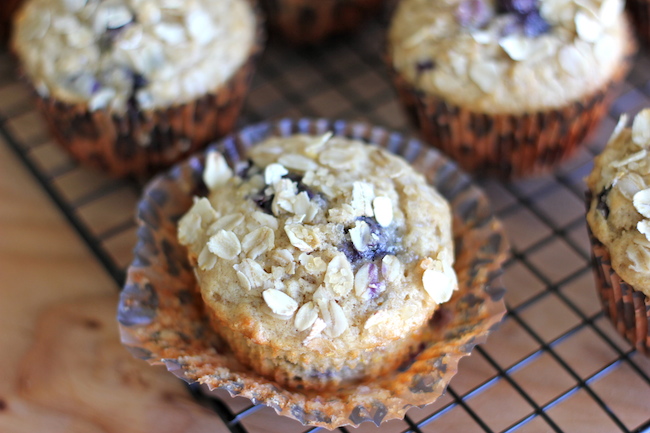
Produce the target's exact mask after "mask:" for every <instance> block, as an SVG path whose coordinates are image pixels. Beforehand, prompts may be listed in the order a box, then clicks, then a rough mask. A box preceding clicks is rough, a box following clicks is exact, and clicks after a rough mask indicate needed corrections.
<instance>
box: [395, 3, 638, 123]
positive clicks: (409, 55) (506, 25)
mask: <svg viewBox="0 0 650 433" xmlns="http://www.w3.org/2000/svg"><path fill="white" fill-rule="evenodd" d="M388 39H389V48H388V49H389V54H390V56H391V57H392V61H393V66H394V68H395V69H396V70H397V72H398V73H400V74H401V75H402V76H403V77H405V78H406V79H407V81H408V82H409V83H411V84H412V85H413V86H415V87H416V88H417V89H420V90H422V91H424V92H426V93H430V94H433V95H436V96H439V97H442V98H444V99H445V100H447V101H449V102H451V103H453V104H456V105H461V106H464V107H470V108H472V109H474V110H477V111H480V112H484V113H511V114H517V113H524V112H536V111H541V110H548V109H553V108H558V107H562V106H565V105H566V104H567V103H570V102H573V101H577V100H580V99H581V98H583V97H586V96H589V95H590V94H591V93H593V92H595V91H596V90H598V89H601V88H602V87H603V86H604V85H606V84H607V83H608V81H609V80H610V79H611V78H612V76H613V75H614V74H615V73H616V71H617V69H618V68H619V66H620V65H621V62H622V60H623V58H624V55H625V52H626V49H628V44H629V43H630V42H629V40H628V30H627V22H626V21H625V20H624V16H623V2H622V1H621V0H402V1H401V2H400V3H399V5H398V7H397V10H396V13H395V16H394V17H393V20H392V23H391V27H390V31H389V38H388Z"/></svg>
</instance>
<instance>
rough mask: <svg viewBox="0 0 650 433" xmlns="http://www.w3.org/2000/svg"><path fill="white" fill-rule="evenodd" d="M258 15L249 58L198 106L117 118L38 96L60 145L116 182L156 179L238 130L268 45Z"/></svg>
mask: <svg viewBox="0 0 650 433" xmlns="http://www.w3.org/2000/svg"><path fill="white" fill-rule="evenodd" d="M257 15H258V17H257V21H258V24H257V36H256V40H255V43H254V46H253V47H251V51H250V55H249V58H248V59H247V60H246V62H245V63H244V64H242V65H241V66H240V67H239V69H238V70H237V71H236V72H235V73H234V74H233V76H232V77H230V78H229V79H228V80H227V81H226V82H225V83H223V84H222V85H220V86H219V87H218V88H216V89H215V90H213V91H211V92H209V93H207V94H205V95H203V96H201V97H198V98H197V99H195V100H193V101H190V102H187V103H183V104H179V105H174V106H170V107H166V108H159V109H152V110H138V109H137V108H132V107H129V108H128V109H127V111H126V113H124V114H116V113H112V112H111V111H109V110H108V109H100V110H95V111H89V110H88V108H87V105H86V104H69V103H65V102H62V101H59V100H57V99H56V98H51V97H41V96H40V95H38V94H36V99H37V107H38V109H39V111H40V112H41V113H42V115H43V116H44V117H45V120H46V122H47V124H48V126H49V129H50V131H51V133H52V135H53V136H54V138H55V139H56V141H57V142H58V143H59V144H60V145H61V146H62V147H63V148H65V149H66V150H67V151H68V152H70V154H72V156H73V157H74V158H75V159H76V160H77V161H79V162H80V163H82V164H86V165H89V166H92V167H95V168H98V169H101V170H103V171H106V172H108V173H109V174H111V175H113V176H116V177H123V176H128V175H135V176H141V175H144V176H146V175H149V174H152V173H153V172H155V171H157V170H158V169H160V168H164V167H168V166H170V165H171V164H173V163H174V162H177V161H179V160H181V159H183V158H184V157H187V156H188V155H190V154H191V153H193V152H195V151H196V150H198V149H200V148H202V147H205V146H206V145H207V144H208V143H210V142H211V141H213V140H215V139H217V138H219V137H223V136H224V135H226V134H228V133H229V132H231V131H232V129H233V128H234V126H235V123H236V122H237V119H238V117H239V113H240V112H241V109H242V107H243V105H244V101H245V98H246V95H247V93H248V88H249V85H250V82H251V79H252V76H253V72H254V69H255V61H256V60H257V58H258V56H259V54H260V53H261V51H262V48H263V44H264V39H265V38H264V31H263V23H261V18H260V16H259V15H260V14H257ZM34 93H36V92H34Z"/></svg>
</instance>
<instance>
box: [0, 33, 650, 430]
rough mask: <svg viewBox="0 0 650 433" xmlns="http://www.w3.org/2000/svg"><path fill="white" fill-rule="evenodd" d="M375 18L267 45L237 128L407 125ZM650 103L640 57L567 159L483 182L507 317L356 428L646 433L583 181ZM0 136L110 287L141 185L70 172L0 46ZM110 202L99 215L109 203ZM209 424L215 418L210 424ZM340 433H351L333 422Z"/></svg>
mask: <svg viewBox="0 0 650 433" xmlns="http://www.w3.org/2000/svg"><path fill="white" fill-rule="evenodd" d="M384 24H385V23H384V22H382V21H380V20H377V21H374V22H371V23H369V24H368V25H367V26H366V28H365V29H364V30H363V31H362V32H360V33H359V34H357V35H355V36H353V37H348V38H345V39H339V40H334V41H332V42H330V43H328V44H326V45H324V46H322V47H318V48H310V49H299V50H297V49H293V48H291V47H284V46H282V44H280V43H272V44H271V45H270V46H269V48H268V49H267V50H266V52H265V54H264V55H263V57H262V59H261V61H260V64H259V67H258V72H257V75H256V77H255V80H254V82H253V87H252V90H251V93H250V96H249V99H248V102H247V105H246V108H245V111H244V114H243V116H242V118H241V119H240V125H244V124H247V123H252V122H257V121H261V120H266V119H275V118H280V117H303V116H307V117H327V118H343V119H352V120H365V121H368V122H370V123H373V124H377V125H382V126H385V127H388V128H392V129H395V130H399V131H403V132H413V131H412V130H411V129H410V127H409V125H408V124H407V122H406V119H405V117H404V115H403V113H402V111H401V108H400V106H399V104H398V102H397V100H396V97H395V93H394V91H393V90H392V87H391V85H390V83H389V81H388V78H387V75H386V68H385V66H384V64H383V60H382V56H381V48H382V44H383V38H384V37H383V34H384V31H385V25H384ZM643 107H650V54H649V53H648V52H647V51H645V52H642V53H640V54H639V55H638V56H637V58H636V62H635V66H634V68H633V70H632V72H631V73H630V75H629V77H628V79H627V82H626V83H625V85H624V86H623V88H622V89H621V90H620V93H619V96H618V99H617V100H616V102H615V103H614V104H613V106H612V108H611V110H610V113H609V116H608V117H607V118H606V119H605V120H604V121H603V123H602V125H601V127H600V128H599V130H598V131H597V133H595V134H594V135H593V136H592V138H591V139H590V140H589V141H588V143H587V144H586V146H584V147H583V148H582V149H581V150H580V151H579V152H578V154H577V155H576V156H575V157H574V158H573V159H572V160H570V161H569V162H567V163H565V164H564V165H562V166H561V167H559V169H558V170H557V171H556V172H555V173H554V174H552V175H547V176H543V177H539V178H535V179H532V180H527V181H520V182H513V183H501V182H499V181H496V180H485V181H482V182H481V184H482V186H483V188H484V189H485V190H486V192H487V194H488V196H489V197H490V199H491V203H492V207H493V210H494V211H495V212H496V214H497V215H498V216H499V217H500V218H501V219H502V221H503V222H504V223H505V227H506V230H507V232H508V235H509V237H510V240H511V243H512V247H513V248H512V254H511V256H510V258H509V259H508V261H507V263H506V264H505V267H504V268H505V273H504V282H505V285H506V287H507V288H508V293H507V295H506V303H507V306H508V313H507V315H506V317H505V319H504V322H503V323H502V325H501V327H500V329H499V331H498V332H496V333H494V334H493V335H491V337H490V338H489V340H488V342H487V343H486V344H485V345H482V346H479V347H476V348H475V349H474V352H473V354H472V356H471V357H468V358H464V359H463V360H462V361H461V364H460V369H459V373H458V374H457V376H456V377H455V378H454V379H453V380H452V382H451V385H450V386H449V388H448V390H447V393H446V395H445V396H443V397H442V398H440V399H439V400H438V401H437V402H436V403H434V404H432V405H430V406H427V407H424V408H413V409H411V410H410V411H409V412H408V414H407V416H406V417H405V418H404V420H393V421H389V422H386V423H384V424H382V426H380V427H375V426H374V425H372V424H362V425H361V426H360V427H358V428H355V429H354V430H357V431H359V432H361V433H363V432H366V431H367V432H370V431H373V432H374V431H377V432H381V433H390V432H407V431H409V432H418V433H426V432H434V431H436V432H438V431H459V432H460V431H462V432H474V431H476V432H511V431H518V432H546V431H555V432H580V431H585V432H619V431H620V432H645V431H650V359H649V358H646V357H644V356H643V355H642V354H639V353H637V352H636V351H634V350H633V349H632V347H631V346H630V345H629V344H628V343H626V342H625V341H624V340H623V339H622V338H621V337H620V336H619V335H618V334H617V333H616V332H615V330H614V329H613V327H612V326H611V325H610V323H609V322H608V321H607V318H606V317H604V315H603V313H602V312H601V310H600V305H599V301H598V298H597V294H596V290H595V287H594V281H593V277H592V275H591V268H590V257H589V244H588V239H587V234H586V229H585V222H584V204H583V192H584V190H585V186H584V183H583V180H582V179H583V178H584V176H586V175H587V174H588V172H589V171H590V169H591V166H592V158H593V155H594V154H596V153H598V152H599V151H600V150H602V148H603V146H604V144H605V142H606V141H607V138H608V136H609V134H610V133H611V131H612V130H613V127H614V125H615V123H616V120H617V119H618V117H619V116H620V114H621V113H623V112H628V113H630V114H632V115H633V114H636V112H638V111H639V110H640V109H641V108H643ZM0 142H6V144H7V145H8V146H9V147H10V148H11V149H13V151H14V152H15V153H16V155H17V156H18V157H19V159H20V161H21V162H22V164H24V166H25V167H26V168H27V169H28V170H29V171H30V172H31V174H33V176H34V177H35V178H36V180H37V181H38V183H39V184H40V186H41V187H42V188H43V189H44V190H45V191H46V192H47V194H48V195H49V197H50V198H51V199H52V200H53V202H54V203H55V204H56V206H57V207H58V208H59V209H60V210H61V212H62V213H63V215H65V217H66V218H67V220H68V222H69V223H70V224H71V225H72V226H73V227H74V229H75V230H76V231H77V233H78V234H79V236H80V237H81V238H82V239H83V241H84V242H85V243H86V244H87V246H88V248H89V249H90V250H91V251H92V253H93V254H94V255H95V256H96V258H97V259H98V260H99V261H100V262H101V263H102V264H103V266H104V267H105V268H106V270H107V271H108V272H109V273H110V275H111V276H112V277H113V278H114V280H115V281H116V282H117V283H118V285H119V286H121V284H122V282H123V281H124V272H125V268H126V266H127V265H128V263H129V262H130V260H131V249H132V247H133V245H134V244H135V223H134V222H133V210H134V208H135V203H136V200H137V198H138V195H139V192H140V189H141V185H139V184H138V183H136V182H132V181H125V180H119V181H118V180H114V179H110V178H107V177H105V176H104V175H102V174H100V173H97V172H94V171H92V170H89V169H87V168H84V167H81V166H79V165H78V164H76V163H75V162H74V161H72V160H71V159H70V158H69V157H68V156H67V154H66V153H65V152H63V151H62V150H61V149H59V147H57V146H56V145H55V144H54V143H53V141H52V139H51V137H50V136H49V134H48V132H47V130H46V128H45V125H44V122H43V120H42V119H41V118H40V117H39V115H38V114H37V113H36V112H35V111H34V106H33V102H32V98H31V95H30V93H29V91H28V90H27V88H26V86H24V85H23V84H22V83H21V82H20V81H19V80H18V78H17V77H16V74H15V63H14V62H13V60H12V59H11V58H10V56H9V54H8V53H6V52H3V53H0ZM107 209H110V210H111V211H110V212H107V211H106V210H107ZM189 391H190V392H191V393H192V395H193V396H194V397H195V398H196V399H197V400H198V401H200V402H201V403H202V404H204V405H206V406H208V407H210V408H211V409H213V410H214V412H216V413H217V414H218V415H219V417H220V418H221V420H222V421H223V425H215V430H214V431H223V430H224V425H225V427H227V429H229V430H230V431H232V432H237V433H244V432H282V433H292V432H314V431H317V430H321V429H320V428H311V429H310V428H305V427H303V426H302V425H300V424H299V423H298V422H296V421H293V420H290V419H288V418H283V417H280V416H278V415H276V414H275V413H274V412H273V411H272V410H271V409H270V408H267V407H264V406H260V405H252V404H251V403H250V402H249V401H248V400H245V399H242V398H231V397H229V396H228V394H227V393H225V392H223V393H221V394H219V393H217V394H218V395H219V396H218V397H207V396H206V395H205V393H203V392H202V391H201V390H200V389H199V388H198V387H195V386H190V387H189ZM219 422H220V421H219V420H217V419H216V418H215V423H219ZM340 430H341V431H343V432H348V431H352V430H353V429H352V428H341V429H340Z"/></svg>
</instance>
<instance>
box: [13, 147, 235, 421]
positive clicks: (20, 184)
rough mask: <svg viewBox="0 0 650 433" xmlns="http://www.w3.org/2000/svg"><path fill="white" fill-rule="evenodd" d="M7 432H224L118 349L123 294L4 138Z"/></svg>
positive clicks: (167, 378) (159, 371)
mask: <svg viewBox="0 0 650 433" xmlns="http://www.w3.org/2000/svg"><path fill="white" fill-rule="evenodd" d="M0 282H1V284H2V286H1V290H0V329H1V330H2V331H0V371H1V372H2V378H3V380H0V431H2V432H3V433H5V432H6V433H27V432H45V431H47V432H54V433H58V432H71V433H77V432H79V433H81V432H84V433H95V432H98V433H100V432H101V433H113V432H115V433H118V432H127V433H131V432H133V433H139V432H151V431H157V432H160V433H176V432H179V433H180V432H191V433H204V432H205V433H207V432H210V433H212V432H217V433H219V432H226V431H227V429H226V427H225V426H224V424H223V422H222V421H221V420H220V419H219V418H218V417H217V416H216V415H215V414H213V413H211V412H209V411H207V410H205V409H203V408H201V407H200V406H199V405H198V404H196V403H195V402H194V401H193V400H192V399H191V398H190V397H189V395H188V393H187V392H186V390H185V388H184V386H183V385H182V383H181V382H180V381H179V380H178V379H176V378H175V377H173V376H172V375H171V374H170V373H168V372H167V371H165V370H164V369H163V368H154V367H150V366H149V365H147V364H146V363H145V362H144V361H140V360H137V359H134V358H133V357H131V355H130V354H129V353H128V352H127V351H126V350H125V349H124V348H123V347H122V345H121V344H120V343H119V338H118V333H117V324H116V322H115V309H116V302H117V287H116V286H115V282H114V281H113V280H112V279H111V278H110V277H109V275H108V274H107V273H106V271H105V270H104V269H103V268H102V267H101V266H100V264H99V263H98V262H97V261H96V260H95V258H94V257H93V256H92V254H91V252H90V250H89V249H88V248H87V247H86V246H85V245H84V244H83V242H82V240H81V239H80V238H79V237H78V235H77V234H76V233H75V232H74V231H73V229H72V228H71V227H70V226H69V225H68V224H67V222H66V220H65V218H64V217H63V216H62V214H61V213H60V212H59V210H58V209H57V208H56V207H55V206H54V204H53V203H52V202H51V201H50V200H49V198H48V197H47V196H46V195H45V193H44V192H43V191H42V190H41V189H40V188H39V186H38V184H37V182H36V181H35V180H34V179H33V177H31V175H30V174H29V173H28V172H27V170H26V169H25V168H24V167H23V166H22V164H21V162H20V161H19V160H18V158H17V157H16V156H15V155H14V154H13V153H12V151H11V150H10V149H9V148H8V147H7V145H6V143H3V142H2V141H1V140H0Z"/></svg>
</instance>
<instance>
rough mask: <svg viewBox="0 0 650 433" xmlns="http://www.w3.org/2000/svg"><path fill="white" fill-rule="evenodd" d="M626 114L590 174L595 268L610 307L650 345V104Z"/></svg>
mask: <svg viewBox="0 0 650 433" xmlns="http://www.w3.org/2000/svg"><path fill="white" fill-rule="evenodd" d="M627 121H628V119H627V116H626V115H623V116H622V117H621V119H620V121H619V123H618V125H617V127H616V129H615V130H614V133H613V134H612V137H611V138H610V140H609V142H608V143H607V146H606V147H605V150H604V151H603V152H602V154H600V155H599V156H598V157H596V160H595V164H594V169H593V171H592V172H591V174H590V175H589V177H588V178H587V186H588V188H589V192H588V196H589V197H588V207H589V209H588V212H587V222H588V224H589V229H590V234H591V241H592V253H593V257H594V274H595V276H596V283H597V285H598V288H599V294H600V297H601V300H602V303H603V308H604V310H605V313H606V314H607V315H608V316H609V317H610V319H611V320H612V322H613V323H614V326H615V327H616V328H617V329H618V331H619V332H620V333H621V334H622V335H623V336H624V337H625V338H627V340H628V341H629V342H630V343H631V344H632V345H634V346H635V347H636V348H637V349H639V350H641V351H644V352H647V350H648V347H649V346H650V333H649V330H648V319H649V317H650V155H649V154H648V149H649V148H650V109H646V110H643V111H641V112H640V113H639V114H638V115H637V116H636V117H635V118H634V120H633V122H632V127H631V128H626V124H627Z"/></svg>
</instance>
